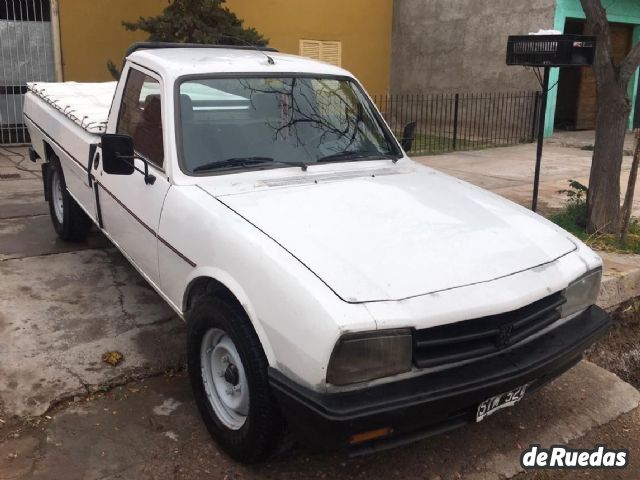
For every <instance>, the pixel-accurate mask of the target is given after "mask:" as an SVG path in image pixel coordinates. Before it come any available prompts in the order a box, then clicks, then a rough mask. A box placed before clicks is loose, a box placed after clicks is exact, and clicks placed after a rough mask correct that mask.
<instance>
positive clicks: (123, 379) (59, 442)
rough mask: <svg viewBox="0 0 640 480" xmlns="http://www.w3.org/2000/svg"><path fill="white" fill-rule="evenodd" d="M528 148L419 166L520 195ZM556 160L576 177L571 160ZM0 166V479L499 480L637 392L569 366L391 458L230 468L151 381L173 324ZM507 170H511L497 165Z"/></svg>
mask: <svg viewBox="0 0 640 480" xmlns="http://www.w3.org/2000/svg"><path fill="white" fill-rule="evenodd" d="M527 148H529V149H530V148H531V147H530V146H521V147H514V149H498V150H493V151H484V152H470V153H464V154H457V155H455V156H452V155H448V156H442V157H432V158H426V159H421V160H422V161H424V162H426V163H428V164H431V165H433V164H440V167H437V168H441V169H442V170H445V171H448V172H449V173H452V174H457V175H458V176H462V178H465V179H467V180H469V181H472V182H474V183H478V184H480V185H483V184H484V186H486V187H489V188H491V189H493V190H494V191H498V190H500V189H501V188H505V189H513V191H514V192H517V191H518V189H519V188H520V189H521V188H523V186H524V184H525V183H526V180H527V178H528V177H527V168H528V166H530V164H529V155H530V152H529V151H528V150H527ZM14 150H15V149H14ZM574 150H575V149H574ZM574 150H572V152H573V151H574ZM2 151H3V150H2V149H1V148H0V152H2ZM510 151H511V153H509V152H510ZM517 152H520V154H519V155H517ZM578 152H581V151H580V150H578ZM16 153H24V150H21V151H18V152H16ZM585 153H586V154H588V153H589V152H585ZM565 155H566V158H567V162H566V163H567V164H572V165H574V166H573V167H572V168H573V169H574V171H576V172H584V165H586V164H587V162H586V161H585V160H584V159H583V158H582V157H580V158H578V159H577V160H576V159H575V156H572V155H571V152H567V153H565ZM512 157H513V158H512ZM482 158H484V159H485V160H484V161H479V160H478V159H482ZM500 159H502V160H500ZM0 162H2V164H1V165H2V166H1V167H0V168H1V170H0V173H2V175H3V176H2V177H0V338H2V339H3V341H2V342H1V343H0V420H1V421H0V480H5V479H9V478H11V479H16V478H18V479H34V478H43V479H53V478H66V479H70V480H71V479H75V478H77V479H83V480H88V479H103V480H104V479H117V478H120V479H122V478H140V479H147V478H149V479H152V478H187V479H189V478H199V477H200V476H202V475H205V476H206V477H207V478H216V479H221V480H222V479H228V478H263V477H269V478H353V477H356V476H360V477H363V478H391V477H398V478H416V479H417V478H433V479H437V478H443V479H444V478H447V479H448V478H452V479H453V478H461V477H462V476H464V477H465V478H471V479H474V478H475V479H479V478H486V479H491V480H494V479H496V480H497V479H498V478H505V477H506V478H508V477H511V476H513V475H515V474H516V473H517V472H518V471H519V454H520V452H521V449H522V448H523V447H526V446H528V445H529V444H530V443H544V444H551V443H566V442H569V441H570V440H572V439H576V438H579V437H581V436H583V435H584V434H585V433H586V432H588V431H589V430H591V429H593V428H596V427H598V426H599V425H605V424H607V423H609V422H610V421H612V420H614V419H616V418H618V417H619V416H620V415H622V414H624V413H625V412H629V411H632V410H634V409H636V408H637V406H638V403H639V402H640V394H639V393H638V391H637V390H636V389H635V388H633V387H632V386H630V385H628V384H627V383H625V382H623V381H621V380H620V379H619V378H618V377H616V376H615V375H613V374H612V373H610V372H608V371H606V370H603V369H602V368H600V367H597V366H595V365H593V364H590V363H588V362H582V363H581V364H579V365H578V366H577V367H576V368H574V369H573V370H572V371H570V372H568V373H567V374H566V375H564V376H562V377H561V378H559V379H558V380H557V381H555V382H554V383H552V384H551V385H549V386H547V387H545V388H544V389H542V390H541V391H539V392H536V393H534V394H532V395H531V396H530V397H529V398H528V399H526V401H523V402H522V404H520V405H517V406H516V407H514V408H513V409H510V410H508V411H505V412H503V413H504V414H503V415H496V416H495V417H491V418H489V419H487V420H486V421H483V422H481V423H479V424H474V425H469V426H468V427H466V428H463V429H460V430H457V431H455V432H451V433H449V434H446V435H441V436H438V437H435V438H432V439H427V440H425V441H422V442H419V443H416V444H414V445H410V446H407V447H403V448H399V449H396V450H393V451H391V452H384V453H381V454H379V455H374V456H369V457H365V458H361V459H353V460H349V459H347V458H345V457H344V455H319V454H318V455H315V454H309V453H308V452H305V451H304V450H303V451H300V450H297V451H294V452H291V453H288V454H286V455H285V456H284V457H282V458H280V459H278V460H276V461H274V462H273V463H271V464H267V465H264V466H260V467H252V468H248V467H244V466H240V465H237V464H235V463H234V462H232V461H231V460H230V459H228V458H227V457H226V456H225V455H224V454H222V453H221V452H220V451H219V450H218V449H217V447H216V445H215V443H213V442H212V441H211V440H210V439H209V437H208V435H207V433H206V431H205V429H204V427H203V426H202V423H201V421H200V419H199V417H198V415H197V413H196V411H195V408H194V405H193V401H192V399H191V393H190V389H189V385H188V382H187V381H186V378H185V376H184V375H183V374H180V375H177V376H163V375H161V374H162V372H164V371H166V370H176V369H177V370H179V369H181V367H182V366H183V364H184V345H185V329H184V327H183V325H182V322H181V321H180V320H179V319H177V317H176V316H175V315H174V314H173V312H171V311H170V310H169V308H168V307H166V305H165V304H164V302H163V301H162V300H161V299H160V298H159V297H158V296H157V295H156V294H155V292H153V291H152V290H151V288H150V287H149V286H147V285H146V283H145V282H144V280H143V279H142V277H140V275H138V274H137V273H136V272H135V271H134V269H133V268H132V267H131V266H130V265H129V264H128V263H127V262H126V261H125V260H124V258H123V257H122V256H121V255H120V254H119V253H118V252H117V251H116V250H115V249H113V248H111V247H109V245H108V243H107V242H106V241H105V239H104V238H103V237H102V236H101V235H100V234H99V233H97V232H95V233H94V234H93V235H92V236H91V237H90V239H89V241H87V242H83V243H78V244H67V243H64V242H60V241H59V240H57V238H56V236H55V234H54V232H53V229H52V228H51V227H50V223H49V218H48V210H47V205H46V203H44V202H43V199H42V185H41V180H40V178H39V166H38V165H35V164H33V163H31V162H29V161H28V160H27V161H24V160H23V159H22V158H21V157H20V155H12V154H8V153H6V152H5V155H4V157H3V156H0ZM572 162H573V163H572ZM483 163H484V168H481V164H483ZM512 163H513V164H514V165H519V167H518V168H517V169H515V170H513V171H510V170H509V168H508V166H509V165H511V164H512ZM531 165H532V164H531ZM434 166H435V165H434ZM489 167H491V169H495V170H494V171H495V172H497V174H496V175H494V174H492V173H491V170H489ZM518 172H519V173H518ZM563 172H566V170H565V171H563ZM564 175H566V173H562V174H560V173H559V174H558V175H557V176H556V181H558V182H560V181H561V179H562V177H563V176H564ZM545 178H550V175H549V172H548V171H547V172H546V173H545ZM505 182H506V183H505ZM630 258H631V257H628V256H621V257H616V258H614V259H613V263H611V264H610V265H609V267H608V268H607V273H608V275H609V278H611V279H612V280H610V281H611V282H612V283H611V288H610V290H611V292H614V293H612V294H611V295H610V296H609V297H607V298H609V299H610V300H609V301H613V299H614V294H615V295H617V297H615V298H617V299H620V298H623V297H625V296H628V295H631V294H632V292H634V291H635V290H634V288H635V286H636V285H637V284H638V281H637V277H636V276H634V275H638V274H637V272H639V271H640V269H638V268H635V267H634V268H632V267H630V265H631V262H630V260H629V259H630ZM637 265H640V263H638V264H637ZM638 276H640V275H638ZM109 350H118V351H121V352H122V353H124V358H125V360H124V362H123V363H122V364H120V365H118V366H117V367H111V366H109V365H106V364H105V363H103V362H102V361H101V356H102V354H103V353H104V352H105V351H109ZM149 377H154V378H149ZM136 379H138V380H139V379H143V380H142V381H136ZM114 385H124V386H122V387H117V386H116V387H115V388H113V387H114ZM104 390H109V392H108V393H107V394H104V395H103V394H102V393H99V392H102V391H104ZM96 392H98V393H97V394H96ZM578 406H579V407H578ZM633 454H635V452H634V453H633Z"/></svg>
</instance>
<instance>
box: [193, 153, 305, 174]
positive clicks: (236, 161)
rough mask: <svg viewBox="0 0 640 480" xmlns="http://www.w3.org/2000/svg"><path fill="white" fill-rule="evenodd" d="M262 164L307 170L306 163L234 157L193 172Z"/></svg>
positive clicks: (206, 164) (205, 165)
mask: <svg viewBox="0 0 640 480" xmlns="http://www.w3.org/2000/svg"><path fill="white" fill-rule="evenodd" d="M261 163H279V164H282V165H289V166H293V167H300V168H301V169H302V170H307V166H308V165H307V164H306V163H304V162H285V161H283V160H276V159H274V158H271V157H233V158H227V159H226V160H219V161H217V162H209V163H205V164H204V165H200V166H198V167H196V168H194V169H193V172H194V173H195V172H204V171H206V170H217V169H218V168H227V167H242V168H248V167H251V166H253V165H259V164H261Z"/></svg>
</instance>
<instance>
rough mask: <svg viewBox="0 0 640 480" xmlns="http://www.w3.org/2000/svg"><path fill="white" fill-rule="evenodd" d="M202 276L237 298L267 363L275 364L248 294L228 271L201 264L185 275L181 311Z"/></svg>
mask: <svg viewBox="0 0 640 480" xmlns="http://www.w3.org/2000/svg"><path fill="white" fill-rule="evenodd" d="M202 278H210V279H211V280H215V281H216V282H218V283H220V284H221V285H223V286H224V287H226V288H227V289H228V290H229V291H230V292H231V293H232V294H233V296H234V297H235V298H236V299H237V300H238V302H239V303H240V305H242V308H243V309H244V311H245V313H246V314H247V317H249V321H250V322H251V324H252V325H253V329H254V330H255V332H256V334H257V335H258V339H259V340H260V343H261V344H262V349H263V350H264V353H265V355H266V356H267V361H268V362H269V365H272V366H273V365H275V364H276V356H275V354H274V352H273V349H272V348H271V343H270V342H269V339H268V337H267V334H266V332H265V331H264V328H262V324H261V322H260V320H259V319H258V315H257V313H256V311H255V308H254V307H253V304H252V302H251V300H250V299H249V296H248V295H247V294H246V292H245V290H244V289H243V288H242V286H241V285H240V283H239V282H238V281H236V280H235V278H234V277H233V276H232V275H231V274H230V273H228V272H226V271H224V270H221V269H219V268H215V267H210V266H203V267H197V268H196V269H194V270H193V271H192V272H191V273H190V274H189V276H188V277H187V282H186V286H185V288H184V294H183V300H182V311H183V312H186V307H187V299H188V298H189V293H190V291H191V288H192V286H193V285H194V284H195V282H196V281H197V280H199V279H202Z"/></svg>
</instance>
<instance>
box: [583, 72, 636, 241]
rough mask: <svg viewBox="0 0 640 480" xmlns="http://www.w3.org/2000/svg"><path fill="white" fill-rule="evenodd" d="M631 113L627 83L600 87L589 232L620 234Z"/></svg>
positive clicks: (589, 209) (589, 196)
mask: <svg viewBox="0 0 640 480" xmlns="http://www.w3.org/2000/svg"><path fill="white" fill-rule="evenodd" d="M630 112H631V102H630V100H629V98H628V95H627V89H626V85H624V86H621V85H620V84H619V83H618V82H616V81H611V82H610V83H609V82H607V83H606V84H604V85H599V86H598V114H597V118H596V140H595V149H594V152H593V162H592V163H591V176H590V178H589V193H588V198H587V231H588V232H589V233H596V232H599V233H614V234H615V233H618V228H619V226H620V173H621V169H622V156H623V153H624V139H625V134H626V131H627V122H628V121H629V113H630Z"/></svg>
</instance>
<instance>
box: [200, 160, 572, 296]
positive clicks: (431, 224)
mask: <svg viewBox="0 0 640 480" xmlns="http://www.w3.org/2000/svg"><path fill="white" fill-rule="evenodd" d="M402 163H405V165H404V166H400V165H398V168H395V169H393V168H385V169H383V170H381V171H379V172H376V171H375V170H372V169H364V170H363V171H362V172H359V173H357V174H353V173H352V174H351V175H348V176H344V175H343V176H338V177H335V178H334V177H331V176H322V175H320V176H317V175H316V176H314V175H312V174H311V175H309V174H303V175H301V176H300V177H298V178H296V179H293V180H291V179H289V180H287V181H286V182H280V183H279V182H273V183H272V184H271V185H269V184H262V185H256V184H254V185H253V186H254V187H255V188H254V189H252V190H249V189H243V190H242V191H241V193H227V194H223V195H219V196H218V195H216V194H215V191H214V189H213V188H211V187H207V186H206V185H202V186H201V187H202V188H203V189H205V190H207V191H208V192H209V193H210V194H211V195H213V196H215V197H216V198H217V199H218V200H220V201H221V202H223V203H224V204H226V205H227V206H228V207H230V208H231V209H233V210H234V211H235V212H237V213H238V214H239V215H241V216H242V217H244V218H245V219H246V220H248V221H249V222H251V223H252V224H254V225H255V226H256V227H258V228H259V229H260V230H262V231H263V232H264V233H266V234H267V235H269V236H270V237H271V238H273V239H274V240H275V241H276V242H278V243H279V244H280V245H282V247H284V248H285V249H286V250H288V251H289V252H290V253H291V254H292V255H294V256H295V257H296V258H297V259H299V260H300V261H301V262H302V263H303V264H304V265H306V266H307V268H309V269H310V270H311V271H313V272H314V273H315V274H316V275H317V276H318V277H319V278H320V279H321V280H322V281H323V282H324V283H326V284H327V285H328V286H329V288H331V289H332V290H333V291H334V292H335V293H336V294H337V295H338V296H339V297H341V298H342V299H343V300H345V301H347V302H371V301H385V300H401V299H406V298H409V297H414V296H418V295H424V294H428V293H434V292H438V291H442V290H447V289H452V288H456V287H461V286H465V285H470V284H475V283H481V282H487V281H491V280H494V279H497V278H500V277H504V276H507V275H510V274H513V273H516V272H520V271H523V270H528V269H530V268H533V267H536V266H539V265H542V264H545V263H548V262H551V261H553V260H555V259H557V258H559V257H561V256H563V255H565V254H567V253H569V252H571V251H573V250H575V249H576V245H575V244H574V243H573V242H572V241H571V240H569V238H568V237H567V236H566V235H564V234H563V233H562V231H561V230H559V229H557V228H556V227H554V226H553V225H552V224H550V222H548V221H546V220H545V219H543V218H542V217H539V216H538V215H535V214H533V213H531V212H530V211H528V210H526V209H524V208H523V207H520V206H518V205H516V204H514V203H512V202H510V201H508V200H505V199H503V198H502V197H499V196H497V195H494V194H492V193H490V192H487V191H484V190H482V189H479V188H477V187H474V186H472V185H469V184H467V183H465V182H462V181H460V180H457V179H455V178H452V177H449V176H447V175H444V174H442V173H439V172H436V171H434V170H432V169H430V168H427V167H422V166H419V165H414V164H412V163H411V164H409V165H407V164H406V163H407V162H402ZM310 172H311V169H310V170H309V173H310Z"/></svg>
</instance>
